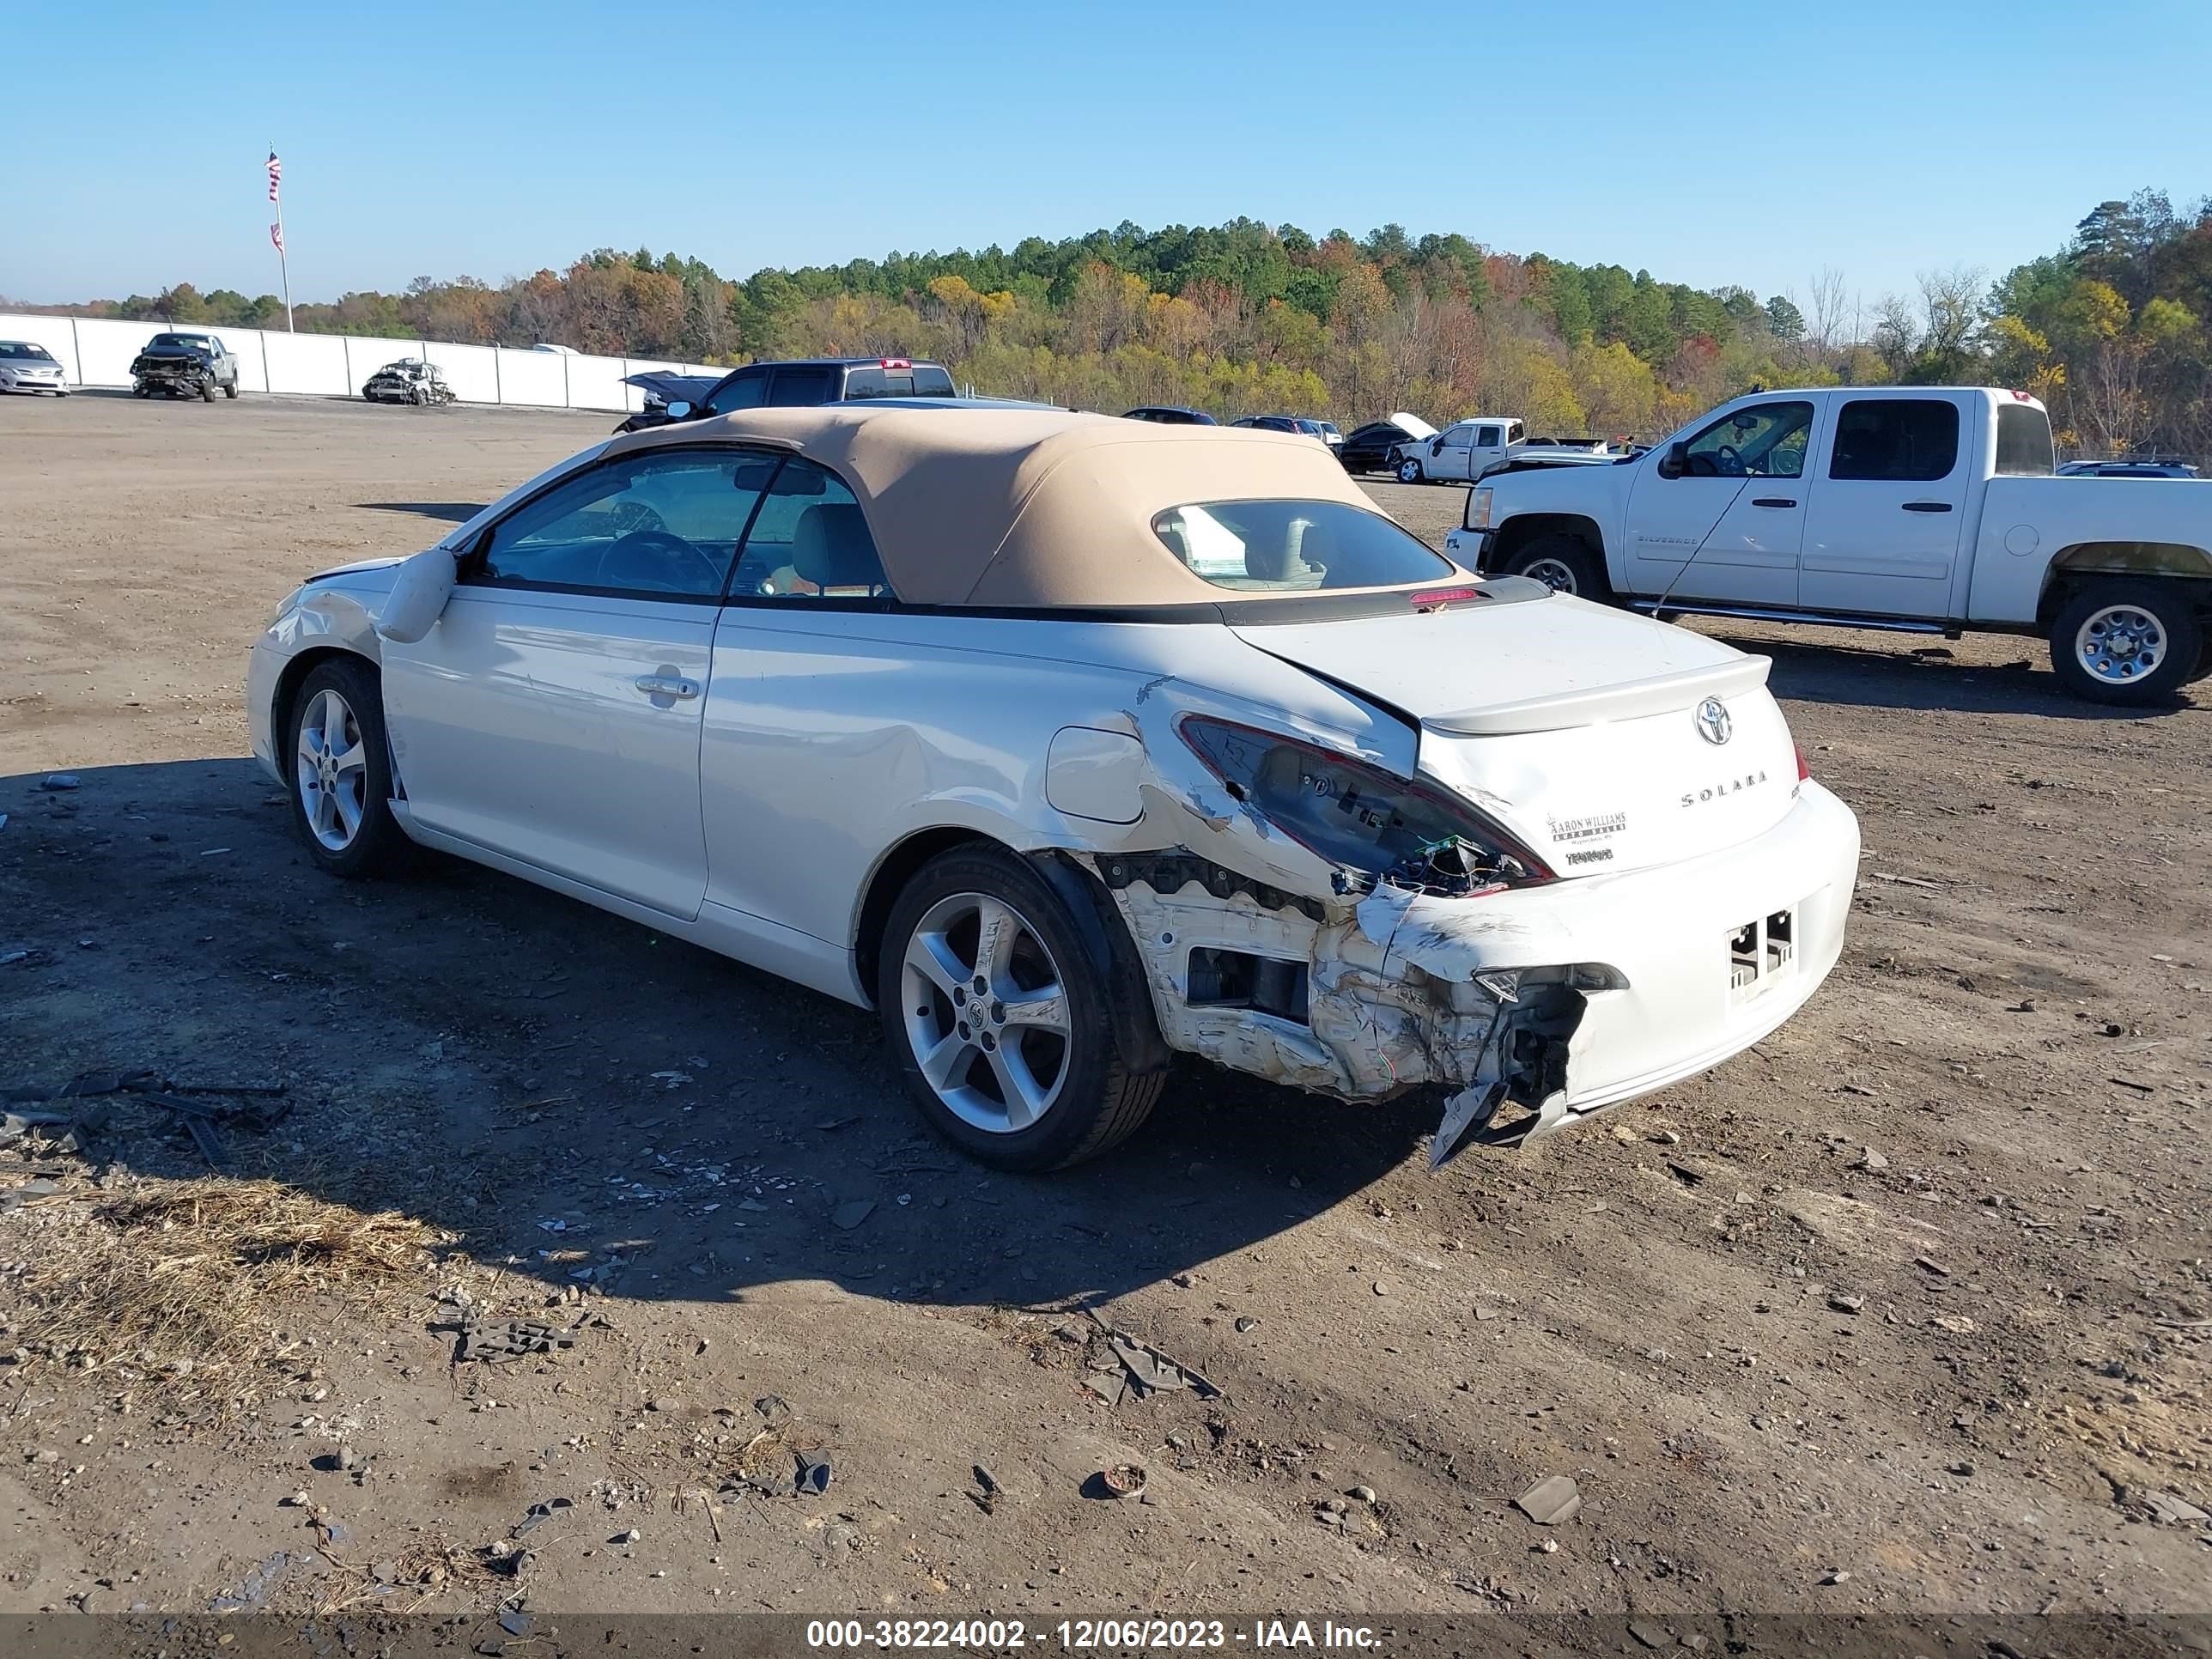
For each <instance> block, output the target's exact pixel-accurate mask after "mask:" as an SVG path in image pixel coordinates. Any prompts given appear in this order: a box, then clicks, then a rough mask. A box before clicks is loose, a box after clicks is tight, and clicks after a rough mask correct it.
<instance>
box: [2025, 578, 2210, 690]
mask: <svg viewBox="0 0 2212 1659" xmlns="http://www.w3.org/2000/svg"><path fill="white" fill-rule="evenodd" d="M2189 594H2190V589H2189V587H2188V586H2185V585H2184V584H2183V583H2181V582H2178V581H2157V580H2147V579H2144V578H2142V577H2127V576H2123V577H2113V578H2108V579H2106V580H2098V581H2093V582H2090V583H2088V584H2087V586H2084V587H2083V588H2082V589H2081V592H2078V593H2076V594H2075V596H2074V597H2073V598H2072V599H2069V600H2068V601H2067V602H2066V603H2065V605H2063V606H2062V607H2060V609H2059V612H2058V615H2057V617H2056V618H2055V619H2054V620H2053V621H2052V623H2051V671H2052V672H2053V673H2055V674H2057V676H2058V683H2059V684H2060V685H2061V686H2063V687H2064V688H2065V690H2067V691H2068V692H2069V694H2070V695H2072V696H2076V697H2085V698H2087V699H2088V700H2089V701H2090V702H2106V703H2117V704H2120V705H2122V706H2124V707H2132V708H2142V707H2145V706H2147V705H2149V704H2153V703H2160V702H2168V701H2170V700H2171V699H2172V697H2173V696H2174V694H2175V693H2176V692H2178V691H2179V690H2180V689H2181V688H2182V686H2183V685H2184V684H2186V683H2187V682H2188V681H2189V680H2190V679H2191V678H2194V676H2195V672H2196V670H2197V664H2198V663H2199V662H2200V661H2201V660H2203V657H2204V653H2205V643H2204V628H2203V623H2200V622H2199V621H2198V620H2197V616H2196V613H2195V611H2193V609H2192V608H2191V605H2190V603H2189Z"/></svg>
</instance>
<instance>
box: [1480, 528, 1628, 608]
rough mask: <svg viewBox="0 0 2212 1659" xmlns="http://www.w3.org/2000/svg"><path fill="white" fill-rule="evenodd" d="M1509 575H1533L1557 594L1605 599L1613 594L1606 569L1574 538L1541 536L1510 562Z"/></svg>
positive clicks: (1507, 564)
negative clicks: (1606, 577)
mask: <svg viewBox="0 0 2212 1659" xmlns="http://www.w3.org/2000/svg"><path fill="white" fill-rule="evenodd" d="M1505 574H1507V575H1509V576H1529V577H1533V578H1534V580H1537V581H1540V582H1541V583H1543V584H1544V586H1547V587H1548V588H1550V589H1551V590H1552V592H1554V593H1567V594H1571V595H1572V596H1574V597H1575V598H1577V599H1605V598H1606V597H1607V595H1608V594H1609V593H1610V592H1611V591H1612V590H1611V588H1610V586H1609V585H1608V584H1607V581H1606V579H1605V569H1604V567H1603V566H1601V565H1600V564H1599V563H1598V562H1597V559H1596V557H1595V556H1594V555H1593V554H1592V553H1591V552H1590V550H1589V546H1588V544H1585V543H1583V542H1578V541H1577V540H1576V539H1575V538H1573V537H1571V536H1539V537H1537V538H1536V539H1535V540H1534V541H1532V542H1530V543H1529V544H1528V546H1526V547H1524V548H1522V550H1520V551H1519V552H1518V553H1516V554H1515V555H1514V556H1512V558H1510V560H1508V561H1507V562H1506V565H1505Z"/></svg>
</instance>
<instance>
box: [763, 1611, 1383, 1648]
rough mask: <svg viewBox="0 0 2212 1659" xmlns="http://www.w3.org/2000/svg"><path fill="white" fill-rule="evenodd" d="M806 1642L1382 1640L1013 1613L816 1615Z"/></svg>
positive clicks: (1335, 1644) (1330, 1626) (1254, 1623)
mask: <svg viewBox="0 0 2212 1659" xmlns="http://www.w3.org/2000/svg"><path fill="white" fill-rule="evenodd" d="M806 1645H807V1646H808V1647H810V1648H817V1649H833V1650H834V1649H839V1648H851V1649H873V1650H879V1651H889V1650H898V1649H908V1648H912V1649H932V1648H949V1649H958V1650H965V1651H968V1652H977V1651H981V1652H993V1651H1000V1652H1009V1653H1011V1652H1015V1651H1018V1650H1023V1649H1027V1648H1031V1647H1036V1648H1044V1649H1048V1650H1050V1649H1058V1650H1062V1651H1065V1652H1070V1653H1082V1652H1093V1651H1103V1652H1127V1651H1139V1652H1145V1651H1163V1652H1171V1651H1175V1650H1182V1649H1196V1650H1204V1649H1235V1648H1248V1649H1253V1650H1285V1649H1287V1650H1299V1649H1315V1650H1337V1651H1346V1650H1360V1651H1371V1650H1375V1649H1376V1648H1377V1647H1379V1646H1380V1645H1381V1638H1380V1637H1379V1635H1378V1634H1377V1632H1376V1631H1375V1630H1374V1628H1373V1627H1372V1626H1366V1625H1349V1624H1346V1625H1340V1624H1337V1623H1335V1622H1334V1620H1327V1619H1323V1620H1305V1619H1255V1620H1250V1621H1249V1622H1232V1621H1230V1620H1220V1619H1063V1620H1060V1621H1059V1622H1058V1623H1057V1624H1050V1625H1037V1626H1030V1625H1029V1624H1028V1623H1026V1622H1025V1621H1024V1620H1018V1619H877V1620H860V1619H817V1620H809V1621H808V1623H807V1626H806Z"/></svg>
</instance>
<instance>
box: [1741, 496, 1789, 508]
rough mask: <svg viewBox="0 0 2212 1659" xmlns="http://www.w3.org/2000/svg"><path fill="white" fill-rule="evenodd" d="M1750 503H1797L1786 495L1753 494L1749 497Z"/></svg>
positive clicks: (1760, 505)
mask: <svg viewBox="0 0 2212 1659" xmlns="http://www.w3.org/2000/svg"><path fill="white" fill-rule="evenodd" d="M1751 504H1752V505H1753V507H1795V506H1796V505H1797V503H1796V501H1794V500H1792V499H1791V498H1790V496H1787V495H1754V496H1753V497H1752V498H1751Z"/></svg>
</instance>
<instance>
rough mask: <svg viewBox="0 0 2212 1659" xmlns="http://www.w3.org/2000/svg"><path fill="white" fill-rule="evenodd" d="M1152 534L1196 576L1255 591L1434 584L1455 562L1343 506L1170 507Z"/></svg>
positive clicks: (1375, 516) (1377, 518)
mask: <svg viewBox="0 0 2212 1659" xmlns="http://www.w3.org/2000/svg"><path fill="white" fill-rule="evenodd" d="M1152 533H1153V534H1154V535H1155V536H1158V538H1160V541H1161V543H1162V544H1163V545H1164V546H1165V547H1166V548H1167V550H1168V551H1169V552H1170V553H1172V554H1174V555H1175V556H1176V558H1178V559H1180V560H1182V562H1183V563H1184V564H1185V565H1187V566H1188V567H1189V568H1190V570H1191V572H1192V574H1194V575H1197V576H1200V577H1201V578H1203V579H1204V580H1206V581H1209V582H1212V584H1213V585H1214V586H1216V587H1226V588H1232V589H1235V590H1236V591H1237V592H1249V593H1312V592H1327V591H1328V590H1330V589H1334V588H1345V587H1398V586H1406V585H1408V584H1411V583H1414V582H1425V581H1435V580H1437V579H1438V578H1440V577H1444V576H1449V575H1450V574H1452V567H1451V565H1450V564H1449V562H1446V561H1445V560H1443V558H1440V557H1439V556H1437V555H1436V554H1435V553H1433V552H1431V550H1429V549H1428V548H1427V547H1426V546H1425V545H1423V544H1421V543H1420V542H1419V541H1418V540H1417V539H1415V538H1413V536H1411V535H1408V534H1407V532H1405V531H1403V530H1401V529H1400V528H1399V527H1398V526H1396V525H1395V524H1393V523H1392V522H1391V521H1390V520H1388V519H1386V518H1384V517H1383V515H1382V514H1381V513H1370V512H1367V511H1365V510H1364V509H1363V508H1360V507H1349V506H1346V504H1344V503H1343V502H1341V501H1206V502H1201V503H1195V504H1193V505H1191V506H1188V507H1170V508H1169V509H1168V510H1167V511H1166V512H1164V513H1155V514H1154V515H1153V518H1152Z"/></svg>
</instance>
